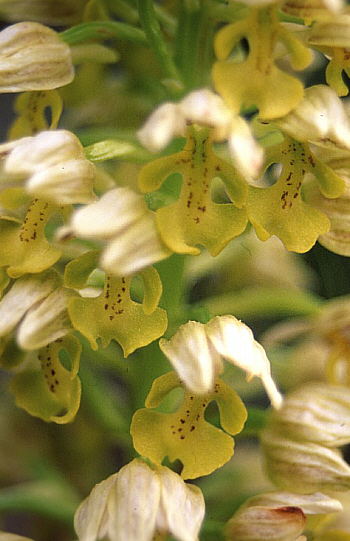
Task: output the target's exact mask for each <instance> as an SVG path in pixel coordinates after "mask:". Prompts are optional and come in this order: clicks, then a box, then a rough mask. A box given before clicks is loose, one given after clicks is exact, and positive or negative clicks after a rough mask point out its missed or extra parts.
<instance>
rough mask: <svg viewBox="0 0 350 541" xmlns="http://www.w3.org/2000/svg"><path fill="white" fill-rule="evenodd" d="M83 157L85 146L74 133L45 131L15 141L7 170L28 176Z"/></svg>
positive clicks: (9, 172) (10, 173) (11, 173)
mask: <svg viewBox="0 0 350 541" xmlns="http://www.w3.org/2000/svg"><path fill="white" fill-rule="evenodd" d="M0 148H1V147H0ZM83 157H84V150H83V147H82V146H81V144H80V142H79V140H78V138H77V137H76V136H75V135H74V134H73V133H71V132H69V131H66V130H55V131H44V132H41V133H39V134H38V135H36V136H35V137H24V138H22V139H19V140H18V141H15V142H14V148H13V150H12V151H11V152H10V154H9V155H8V157H7V158H6V163H5V172H6V173H7V174H9V175H14V176H16V175H18V176H28V175H30V174H33V173H39V172H41V171H42V170H43V169H45V168H49V167H51V166H53V165H57V164H59V163H62V162H65V161H69V160H75V159H81V158H83Z"/></svg>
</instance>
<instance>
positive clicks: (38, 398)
mask: <svg viewBox="0 0 350 541" xmlns="http://www.w3.org/2000/svg"><path fill="white" fill-rule="evenodd" d="M62 350H64V351H65V352H66V354H67V355H68V357H69V358H70V363H71V368H70V369H69V370H68V369H66V368H65V367H64V366H63V365H62V363H61V361H60V358H59V354H60V352H61V351H62ZM80 352H81V345H80V342H79V340H78V339H77V338H75V337H74V336H70V335H67V336H65V337H63V338H60V339H58V340H56V341H55V342H53V343H51V344H48V345H47V346H46V347H44V348H42V349H40V350H39V351H38V352H36V353H35V354H30V355H31V356H32V357H31V362H29V363H27V364H26V367H25V368H24V370H23V371H21V372H19V373H18V374H16V375H15V376H14V378H13V380H12V383H11V390H12V392H13V393H14V395H15V397H16V403H17V405H18V406H19V407H20V408H23V409H25V410H26V411H27V412H28V413H30V414H31V415H34V416H35V417H40V418H41V419H43V420H44V421H52V422H55V423H58V424H65V423H69V422H70V421H72V420H73V419H74V417H75V415H76V413H77V411H78V409H79V405H80V396H81V384H80V380H79V378H78V377H77V373H78V368H79V358H80Z"/></svg>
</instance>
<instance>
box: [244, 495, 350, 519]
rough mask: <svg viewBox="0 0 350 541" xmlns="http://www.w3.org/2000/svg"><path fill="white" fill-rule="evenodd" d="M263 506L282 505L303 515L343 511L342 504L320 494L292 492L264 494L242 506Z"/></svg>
mask: <svg viewBox="0 0 350 541" xmlns="http://www.w3.org/2000/svg"><path fill="white" fill-rule="evenodd" d="M253 505H264V506H268V507H282V506H284V505H288V506H293V507H294V506H295V507H301V509H302V510H303V512H304V513H305V515H327V514H329V513H339V511H341V510H342V509H343V506H342V504H341V503H340V502H339V501H338V500H335V499H334V498H330V497H329V496H326V494H322V492H314V493H313V494H293V492H266V493H265V494H258V495H257V496H253V497H252V498H249V500H247V501H246V502H245V503H244V506H245V507H246V506H249V507H250V506H253Z"/></svg>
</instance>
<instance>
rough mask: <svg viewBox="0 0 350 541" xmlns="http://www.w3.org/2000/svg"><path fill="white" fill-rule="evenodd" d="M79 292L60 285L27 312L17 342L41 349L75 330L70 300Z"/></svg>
mask: <svg viewBox="0 0 350 541" xmlns="http://www.w3.org/2000/svg"><path fill="white" fill-rule="evenodd" d="M76 295H77V293H75V292H74V291H72V290H70V289H66V288H63V287H59V288H57V289H55V290H54V291H53V292H52V293H51V294H50V295H49V296H48V297H46V299H44V300H43V301H42V303H41V304H39V306H33V307H32V308H31V309H30V310H29V311H28V312H27V314H26V316H25V318H24V320H23V321H22V323H21V324H20V326H19V329H18V332H17V342H18V345H19V346H20V347H21V348H22V349H27V350H34V349H39V348H42V347H44V346H46V345H47V344H49V343H50V342H54V341H55V340H57V339H58V338H61V337H62V336H64V335H66V334H68V333H69V332H71V331H73V330H74V329H73V326H72V324H71V321H70V317H69V315H68V301H69V300H70V299H71V297H74V296H76Z"/></svg>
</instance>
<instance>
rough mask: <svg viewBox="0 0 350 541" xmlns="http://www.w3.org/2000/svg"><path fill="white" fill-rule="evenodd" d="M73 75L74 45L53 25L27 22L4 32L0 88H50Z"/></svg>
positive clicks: (1, 36) (0, 40)
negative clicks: (68, 42) (72, 53)
mask: <svg viewBox="0 0 350 541" xmlns="http://www.w3.org/2000/svg"><path fill="white" fill-rule="evenodd" d="M73 78H74V69H73V64H72V60H71V53H70V49H69V47H68V45H67V44H66V43H64V42H63V41H62V40H61V39H60V37H59V35H58V34H57V33H56V32H55V31H54V30H51V28H48V27H47V26H44V25H42V24H39V23H32V22H23V23H18V24H14V25H12V26H9V27H8V28H6V29H5V30H3V31H2V32H0V92H23V91H26V90H50V89H53V88H58V87H60V86H64V85H67V84H68V83H70V82H71V81H72V80H73Z"/></svg>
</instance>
